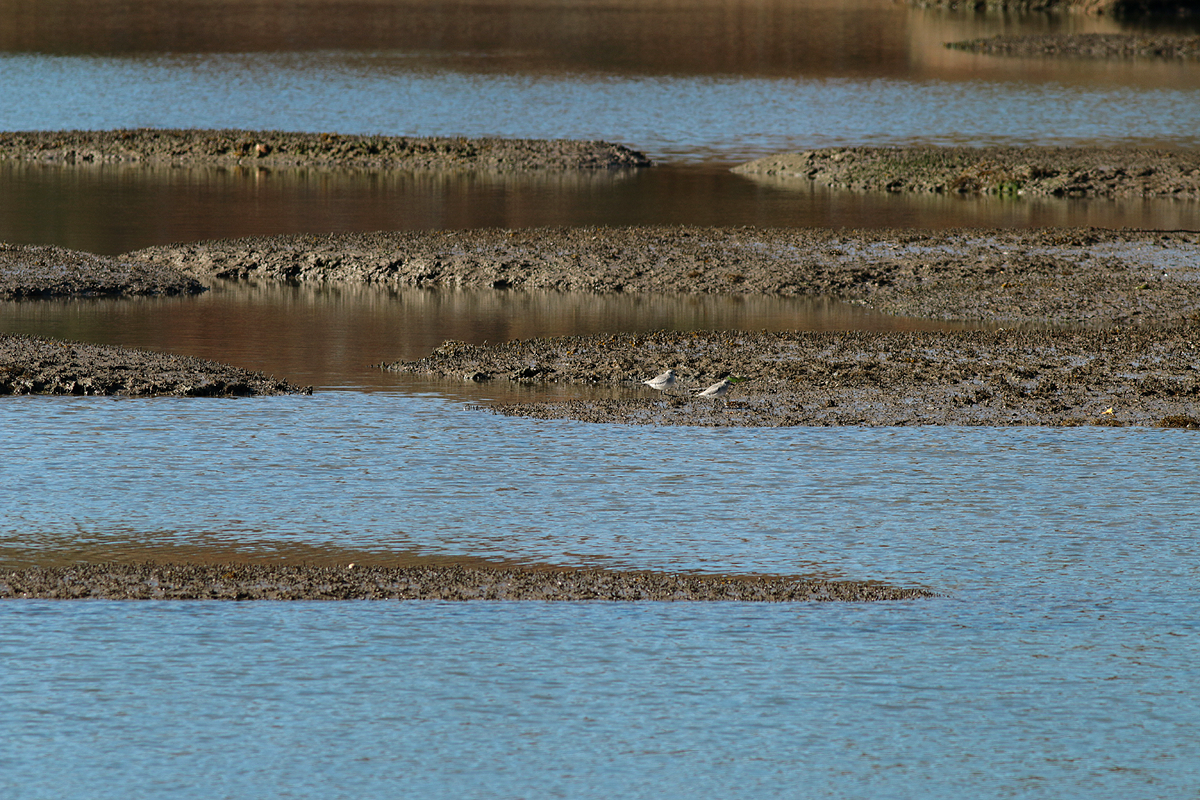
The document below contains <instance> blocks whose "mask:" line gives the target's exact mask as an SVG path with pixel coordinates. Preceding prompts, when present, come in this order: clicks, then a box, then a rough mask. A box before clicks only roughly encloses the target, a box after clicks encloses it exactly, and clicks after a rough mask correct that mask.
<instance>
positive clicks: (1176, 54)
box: [946, 33, 1200, 60]
mask: <svg viewBox="0 0 1200 800" xmlns="http://www.w3.org/2000/svg"><path fill="white" fill-rule="evenodd" d="M946 47H949V48H951V49H953V50H966V51H968V52H971V53H985V54H987V55H1000V56H1022V57H1025V58H1030V57H1043V58H1044V57H1067V58H1103V59H1109V60H1111V59H1124V58H1156V59H1169V60H1195V59H1200V36H1172V35H1169V34H1149V33H1035V34H1024V35H1019V34H999V35H997V36H989V37H987V38H984V39H967V40H965V41H961V42H947V43H946Z"/></svg>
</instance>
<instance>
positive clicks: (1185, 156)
mask: <svg viewBox="0 0 1200 800" xmlns="http://www.w3.org/2000/svg"><path fill="white" fill-rule="evenodd" d="M734 172H738V173H741V174H745V175H761V176H767V177H778V178H804V179H807V180H812V181H815V182H817V183H820V184H824V185H826V186H834V187H838V188H843V189H853V190H858V191H876V192H937V193H957V194H997V195H1014V196H1015V195H1036V196H1044V197H1112V198H1143V197H1158V198H1174V199H1177V200H1197V199H1200V154H1198V153H1195V152H1183V151H1179V152H1176V151H1169V150H1159V149H1150V148H1129V147H929V146H921V147H827V148H822V149H818V150H806V151H803V152H795V153H781V154H778V155H772V156H766V157H764V158H760V159H756V160H754V161H751V162H749V163H746V164H741V165H739V166H737V167H735V168H734Z"/></svg>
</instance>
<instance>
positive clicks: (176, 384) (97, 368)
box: [0, 334, 311, 397]
mask: <svg viewBox="0 0 1200 800" xmlns="http://www.w3.org/2000/svg"><path fill="white" fill-rule="evenodd" d="M308 392H311V389H305V388H301V387H299V386H293V385H291V384H289V383H287V382H286V381H280V380H276V379H275V378H271V377H268V376H266V375H263V374H262V373H258V372H248V371H246V370H243V369H238V368H237V367H231V366H229V365H227V364H219V363H216V362H214V361H204V360H202V359H199V358H190V357H187V356H175V355H167V354H163V353H153V352H149V351H146V350H134V349H131V348H127V347H115V346H112V345H98V344H85V343H82V342H67V341H62V340H60V339H45V338H42V337H37V336H14V335H9V334H0V395H26V394H49V395H121V396H126V397H152V396H172V397H249V396H253V395H280V394H300V393H308Z"/></svg>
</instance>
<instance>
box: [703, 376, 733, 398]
mask: <svg viewBox="0 0 1200 800" xmlns="http://www.w3.org/2000/svg"><path fill="white" fill-rule="evenodd" d="M730 386H733V381H732V380H730V379H729V378H722V379H721V380H719V381H717V382H716V383H714V384H713V385H712V386H710V387H708V388H707V389H703V390H701V391H698V392H696V397H724V396H725V393H726V392H728V391H729V387H730Z"/></svg>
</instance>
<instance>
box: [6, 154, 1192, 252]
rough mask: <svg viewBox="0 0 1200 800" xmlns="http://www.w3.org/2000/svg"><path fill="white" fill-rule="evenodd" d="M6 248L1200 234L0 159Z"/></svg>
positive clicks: (585, 190)
mask: <svg viewBox="0 0 1200 800" xmlns="http://www.w3.org/2000/svg"><path fill="white" fill-rule="evenodd" d="M0 185H3V187H4V191H3V192H2V193H0V241H10V242H21V243H28V244H41V243H54V244H59V245H62V246H64V247H70V248H73V249H77V250H86V251H89V252H94V253H105V254H113V255H115V254H118V253H124V252H129V251H132V250H136V249H139V248H142V247H148V246H150V245H155V244H169V243H172V242H183V241H202V240H207V239H221V238H234V237H239V236H255V235H270V234H285V233H326V232H329V233H332V232H342V231H376V230H429V229H468V228H524V227H538V226H559V225H609V226H624V225H650V224H667V225H670V224H689V225H713V226H729V225H752V226H760V227H820V226H834V227H841V226H844V227H850V228H860V227H862V228H951V227H1036V226H1044V225H1061V226H1089V225H1094V226H1098V227H1104V228H1122V227H1129V228H1160V229H1161V228H1170V229H1175V228H1184V229H1190V228H1197V227H1200V203H1195V202H1180V201H1170V200H1134V201H1123V202H1120V203H1118V202H1114V201H1111V200H1098V199H1092V200H1070V201H1063V200H1058V199H1054V198H1048V199H1047V198H1043V199H1011V198H994V197H988V198H984V197H959V196H942V195H887V194H875V193H866V192H847V191H838V190H833V189H829V188H827V187H822V186H816V185H814V184H813V183H812V182H811V181H804V180H782V179H776V178H760V177H747V176H742V175H735V174H733V173H731V172H729V170H728V169H726V168H725V167H724V166H721V165H705V164H698V165H667V166H661V167H656V168H654V169H651V170H643V171H640V172H618V173H609V172H602V173H598V174H588V173H585V174H549V175H537V174H533V175H508V176H498V175H491V176H489V175H469V174H467V175H436V174H424V175H414V174H409V173H378V172H374V173H372V172H360V171H318V170H303V169H293V170H266V169H261V170H258V169H253V168H232V169H215V168H213V169H200V168H170V167H129V166H102V167H94V166H92V167H64V166H49V165H39V164H26V163H12V162H9V163H5V162H0Z"/></svg>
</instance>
